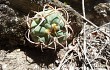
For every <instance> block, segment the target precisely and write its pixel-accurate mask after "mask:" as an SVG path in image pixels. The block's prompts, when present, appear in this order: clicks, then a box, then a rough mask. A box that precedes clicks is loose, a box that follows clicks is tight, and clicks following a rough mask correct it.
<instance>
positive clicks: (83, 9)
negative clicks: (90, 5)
mask: <svg viewBox="0 0 110 70" xmlns="http://www.w3.org/2000/svg"><path fill="white" fill-rule="evenodd" d="M82 11H83V16H84V18H86V15H85V6H84V0H82ZM86 44H87V42H86V23H84V45H83V47H84V49H83V50H84V52H83V53H84V55H85V59H86V60H87V62H88V63H89V65H90V67H91V70H93V67H92V65H91V63H90V61H89V59H88V57H87V55H86V53H87V48H86V46H87V45H86ZM84 70H86V66H85V65H84Z"/></svg>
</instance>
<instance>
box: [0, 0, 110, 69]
mask: <svg viewBox="0 0 110 70" xmlns="http://www.w3.org/2000/svg"><path fill="white" fill-rule="evenodd" d="M50 1H51V0H47V1H45V0H38V1H37V0H0V70H85V69H87V70H110V3H109V0H98V1H97V0H95V1H92V0H85V9H86V10H85V11H86V12H85V14H86V17H84V16H82V9H81V8H82V2H81V1H79V0H73V1H72V0H61V1H62V2H64V3H65V4H63V5H65V6H66V7H67V11H68V12H69V17H70V18H69V21H72V22H74V23H77V24H78V23H79V24H80V23H81V25H82V26H83V27H84V28H83V27H82V28H81V27H80V26H78V27H76V24H75V25H74V26H73V28H74V31H75V33H76V34H75V36H74V38H73V41H71V43H70V44H68V47H65V48H60V49H56V50H54V49H43V51H41V48H38V47H34V46H33V45H32V44H30V43H29V42H27V40H26V39H25V32H26V30H27V25H26V17H27V15H28V14H30V16H29V17H32V16H33V15H34V13H33V11H41V10H42V7H43V5H44V4H45V3H48V4H50V3H49V2H50ZM54 1H55V2H57V0H54ZM55 2H54V3H55ZM56 4H58V3H55V5H56ZM67 4H68V5H70V6H71V7H72V8H68V5H67ZM73 17H74V18H73ZM90 21H92V22H93V23H92V22H90ZM84 23H86V25H83V24H84Z"/></svg>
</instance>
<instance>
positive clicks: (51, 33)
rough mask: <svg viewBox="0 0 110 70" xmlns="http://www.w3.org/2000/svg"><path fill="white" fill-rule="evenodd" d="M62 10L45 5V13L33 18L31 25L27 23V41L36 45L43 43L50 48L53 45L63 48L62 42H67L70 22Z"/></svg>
mask: <svg viewBox="0 0 110 70" xmlns="http://www.w3.org/2000/svg"><path fill="white" fill-rule="evenodd" d="M46 7H48V8H46ZM60 10H61V11H62V10H63V9H54V8H53V7H52V6H50V5H45V6H44V9H43V11H41V12H36V15H35V16H34V17H32V18H31V23H27V24H28V26H29V30H28V36H26V39H27V40H28V41H29V42H31V43H34V44H40V45H41V44H42V43H43V45H44V46H47V47H49V48H50V47H51V46H52V45H54V46H55V47H56V46H57V45H60V46H63V45H62V42H65V41H67V38H68V37H69V32H68V27H67V24H68V21H67V20H66V19H65V18H64V17H63V14H64V12H61V11H60ZM63 11H65V10H63ZM29 36H31V38H32V41H31V40H30V37H29ZM63 47H64V46H63ZM51 48H52V47H51Z"/></svg>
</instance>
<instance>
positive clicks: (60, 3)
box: [54, 1, 110, 38]
mask: <svg viewBox="0 0 110 70" xmlns="http://www.w3.org/2000/svg"><path fill="white" fill-rule="evenodd" d="M55 3H56V4H55ZM54 4H55V5H57V6H60V7H64V8H66V9H67V10H69V11H72V13H73V14H76V15H77V16H79V17H81V18H83V19H84V20H86V21H87V22H88V23H89V24H91V25H92V26H94V27H95V28H97V29H98V30H99V31H100V32H102V33H103V34H105V35H106V36H108V37H109V38H110V35H108V34H107V33H106V32H104V31H102V30H100V27H98V26H97V25H95V24H94V23H93V22H91V21H90V20H88V19H87V18H85V17H84V16H82V15H81V14H79V13H78V12H77V11H76V10H74V9H73V8H71V7H70V6H69V5H65V4H64V3H62V2H60V1H57V2H54Z"/></svg>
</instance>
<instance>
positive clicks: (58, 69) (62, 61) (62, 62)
mask: <svg viewBox="0 0 110 70" xmlns="http://www.w3.org/2000/svg"><path fill="white" fill-rule="evenodd" d="M75 47H77V46H74V47H72V48H71V49H70V50H68V51H67V52H66V53H65V55H64V57H63V59H62V60H61V61H60V64H59V66H58V67H57V68H56V69H55V70H61V69H60V68H61V66H62V65H63V64H64V60H65V59H66V57H67V56H68V54H69V53H70V52H71V51H72V50H73V49H74V48H75Z"/></svg>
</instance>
